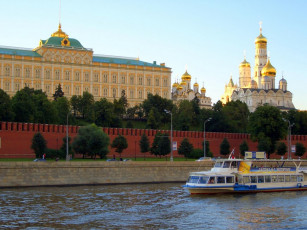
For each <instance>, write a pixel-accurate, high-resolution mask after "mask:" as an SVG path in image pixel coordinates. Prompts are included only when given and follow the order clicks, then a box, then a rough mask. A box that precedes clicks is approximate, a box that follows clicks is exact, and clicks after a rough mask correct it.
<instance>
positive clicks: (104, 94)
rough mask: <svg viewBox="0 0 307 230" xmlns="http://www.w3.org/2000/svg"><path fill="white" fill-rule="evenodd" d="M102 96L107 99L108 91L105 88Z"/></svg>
mask: <svg viewBox="0 0 307 230" xmlns="http://www.w3.org/2000/svg"><path fill="white" fill-rule="evenodd" d="M103 96H104V97H108V89H107V88H104V89H103Z"/></svg>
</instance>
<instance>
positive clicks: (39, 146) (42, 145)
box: [31, 132, 47, 158]
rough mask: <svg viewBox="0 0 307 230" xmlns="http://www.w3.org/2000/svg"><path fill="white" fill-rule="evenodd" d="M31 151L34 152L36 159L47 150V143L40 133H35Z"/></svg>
mask: <svg viewBox="0 0 307 230" xmlns="http://www.w3.org/2000/svg"><path fill="white" fill-rule="evenodd" d="M31 149H33V150H34V152H35V156H36V158H41V157H42V156H43V154H44V153H45V151H46V149H47V141H46V140H45V138H44V137H43V135H42V134H41V133H39V132H38V133H35V134H34V136H33V138H32V145H31Z"/></svg>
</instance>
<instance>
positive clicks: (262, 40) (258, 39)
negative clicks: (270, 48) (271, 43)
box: [255, 33, 268, 44]
mask: <svg viewBox="0 0 307 230" xmlns="http://www.w3.org/2000/svg"><path fill="white" fill-rule="evenodd" d="M267 42H268V40H267V39H266V37H264V36H263V35H262V33H260V35H259V36H258V37H256V39H255V43H256V44H257V43H267Z"/></svg>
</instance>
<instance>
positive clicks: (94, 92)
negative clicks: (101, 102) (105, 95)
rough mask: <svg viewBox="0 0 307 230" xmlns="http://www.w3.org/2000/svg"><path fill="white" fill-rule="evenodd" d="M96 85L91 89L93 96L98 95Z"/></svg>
mask: <svg viewBox="0 0 307 230" xmlns="http://www.w3.org/2000/svg"><path fill="white" fill-rule="evenodd" d="M98 92H99V91H98V87H94V89H93V94H94V96H98Z"/></svg>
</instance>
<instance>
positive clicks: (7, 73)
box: [4, 66, 11, 77]
mask: <svg viewBox="0 0 307 230" xmlns="http://www.w3.org/2000/svg"><path fill="white" fill-rule="evenodd" d="M10 72H11V68H10V67H9V66H5V68H4V75H5V76H6V77H9V76H10Z"/></svg>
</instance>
